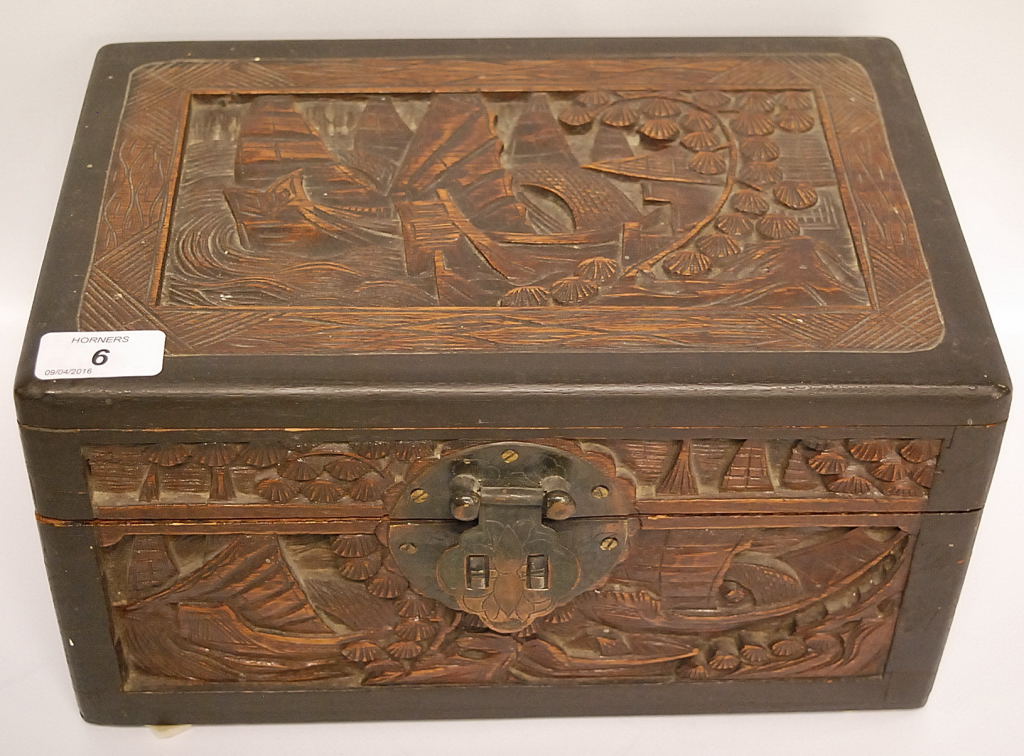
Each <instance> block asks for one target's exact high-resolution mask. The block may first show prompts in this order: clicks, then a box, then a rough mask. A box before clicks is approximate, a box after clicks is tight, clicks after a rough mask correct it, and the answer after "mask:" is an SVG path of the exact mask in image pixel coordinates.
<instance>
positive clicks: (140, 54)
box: [17, 38, 1009, 433]
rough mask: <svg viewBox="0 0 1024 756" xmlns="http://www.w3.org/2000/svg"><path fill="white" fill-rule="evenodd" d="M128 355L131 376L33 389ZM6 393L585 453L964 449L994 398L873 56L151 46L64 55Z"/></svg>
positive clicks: (892, 63)
mask: <svg viewBox="0 0 1024 756" xmlns="http://www.w3.org/2000/svg"><path fill="white" fill-rule="evenodd" d="M90 247H91V249H90ZM130 330H158V331H162V332H164V333H165V334H166V348H165V359H164V364H163V369H162V372H160V373H159V374H158V375H155V376H148V377H121V378H94V379H73V380H41V379H38V378H36V377H34V376H33V366H34V364H35V361H36V355H37V348H38V344H39V340H40V338H41V336H42V335H43V334H45V333H48V332H53V331H130ZM17 396H18V404H19V418H20V420H21V422H22V423H23V424H25V425H28V426H36V427H48V428H140V427H147V428H290V429H295V428H351V429H363V430H367V429H368V430H374V429H390V428H399V429H404V430H415V429H437V428H446V429H457V428H462V427H464V428H474V429H479V428H486V427H496V428H497V427H500V428H523V429H561V430H570V429H586V430H588V431H589V432H593V431H599V430H600V429H609V430H613V431H614V432H617V433H618V432H627V431H629V430H637V429H644V428H656V427H680V426H682V425H685V426H687V427H693V426H713V427H718V426H752V425H758V426H775V425H816V424H832V425H844V426H854V425H866V424H876V425H877V424H880V425H939V424H986V423H996V422H1000V421H1002V420H1004V419H1005V417H1006V412H1007V405H1008V397H1009V380H1008V378H1007V375H1006V371H1005V367H1004V365H1003V362H1002V358H1001V355H1000V352H999V348H998V345H997V343H996V340H995V337H994V334H993V331H992V327H991V324H990V322H989V319H988V315H987V312H986V309H985V305H984V302H983V300H982V297H981V294H980V291H979V289H978V285H977V282H976V280H975V277H974V274H973V270H972V266H971V263H970V260H969V257H968V254H967V251H966V249H965V246H964V243H963V240H962V237H961V235H960V231H959V228H958V226H957V223H956V220H955V216H954V213H953V209H952V207H951V204H950V200H949V198H948V196H947V193H946V191H945V187H944V184H943V181H942V177H941V174H940V172H939V168H938V165H937V163H936V161H935V157H934V155H933V152H932V149H931V145H930V142H929V139H928V136H927V132H926V130H925V127H924V125H923V122H922V119H921V115H920V112H919V110H918V108H917V105H916V101H915V99H914V96H913V92H912V89H911V87H910V83H909V81H908V78H907V75H906V72H905V70H904V68H903V65H902V62H901V61H900V58H899V53H898V51H897V50H896V49H895V47H894V46H893V45H892V44H891V43H889V42H887V41H885V40H879V39H853V38H849V39H818V40H814V39H731V40H730V39H714V40H711V39H704V40H701V39H695V40H684V39H680V40H652V39H641V40H459V41H444V42H441V41H433V42H432V41H405V42H373V41H371V42H246V43H227V42H224V43H156V44H138V45H114V46H111V47H107V48H104V49H103V50H102V51H101V52H100V54H99V56H98V58H97V62H96V67H95V69H94V72H93V77H92V80H91V83H90V87H89V91H88V93H87V96H86V102H85V107H84V109H83V115H82V119H81V122H80V124H79V131H78V136H77V139H76V142H75V146H74V148H73V152H72V156H71V161H70V166H69V169H68V174H67V177H66V180H65V185H64V190H63V194H62V197H61V201H60V205H59V207H58V211H57V216H56V219H55V222H54V228H53V233H52V236H51V240H50V245H49V248H48V250H47V256H46V260H45V262H44V267H43V274H42V278H41V281H40V285H39V289H38V292H37V297H36V304H35V308H34V310H33V315H32V319H31V324H30V327H29V331H28V335H27V338H26V343H25V349H24V353H23V357H22V364H21V368H20V371H19V378H18V388H17Z"/></svg>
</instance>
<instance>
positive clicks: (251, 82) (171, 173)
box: [78, 54, 944, 355]
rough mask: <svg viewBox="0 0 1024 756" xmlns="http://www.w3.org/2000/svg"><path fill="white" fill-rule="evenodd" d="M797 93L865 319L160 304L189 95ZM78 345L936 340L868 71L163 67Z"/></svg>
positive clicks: (127, 124) (369, 348)
mask: <svg viewBox="0 0 1024 756" xmlns="http://www.w3.org/2000/svg"><path fill="white" fill-rule="evenodd" d="M595 85H599V86H600V87H603V88H608V89H616V90H632V91H642V90H648V91H657V90H662V89H670V88H671V89H691V90H692V89H711V88H714V89H726V90H728V89H750V88H759V89H812V90H814V92H815V94H816V97H817V100H818V102H819V106H820V108H821V113H820V114H821V117H822V123H823V125H824V128H825V133H826V137H827V140H828V143H829V148H830V150H831V151H832V156H833V162H834V165H835V168H836V173H837V177H838V179H839V183H840V188H841V193H842V198H843V203H844V210H845V212H846V216H847V220H848V222H849V223H850V224H851V231H852V235H853V238H854V243H855V246H856V248H857V252H858V257H859V260H860V264H861V270H862V273H863V275H864V278H865V281H866V283H867V285H868V290H869V293H870V295H871V301H872V306H871V307H869V308H864V307H849V308H799V309H797V308H783V307H744V308H728V309H727V308H707V309H696V308H692V307H678V308H676V307H656V308H655V307H652V308H628V307H614V306H604V305H602V306H592V307H578V308H565V309H562V308H516V309H508V308H497V307H494V308H487V307H472V308H469V307H466V308H457V307H424V308H402V309H391V308H377V307H348V308H343V307H337V308H331V307H316V308H310V307H244V308H225V307H209V308H202V307H194V306H171V305H165V304H161V303H159V300H158V292H159V286H160V278H161V273H162V270H161V269H162V259H163V252H164V249H165V248H166V245H167V238H168V234H169V230H170V219H171V214H172V211H173V202H174V196H175V194H176V189H177V179H178V177H179V175H180V170H179V169H180V162H181V159H182V154H183V145H184V139H185V136H186V130H187V124H188V117H189V106H190V103H191V100H192V97H193V96H195V95H209V94H223V93H237V94H257V93H269V92H280V93H293V94H316V93H365V92H368V91H375V92H425V91H426V92H441V91H467V90H471V91H473V90H475V91H516V92H529V91H578V90H583V89H591V88H593V87H594V86H595ZM78 322H79V328H80V329H82V330H108V329H110V330H113V329H135V328H147V329H148V328H155V329H160V330H163V331H165V332H166V333H167V337H168V338H167V351H168V353H169V354H172V355H213V354H237V353H245V352H252V351H253V350H258V351H259V352H260V353H263V354H266V353H277V354H336V353H379V352H454V351H459V352H472V351H475V352H493V351H530V352H546V351H555V350H560V351H564V350H570V351H591V350H593V351H605V350H615V351H624V350H629V351H665V350H694V349H695V350H703V351H769V352H770V351H796V352H912V351H921V350H926V349H930V348H932V347H934V346H936V345H937V344H938V343H939V341H940V340H941V339H942V336H943V333H944V326H943V321H942V316H941V314H940V312H939V309H938V305H937V302H936V297H935V292H934V289H933V287H932V282H931V276H930V274H929V271H928V267H927V263H926V262H925V259H924V256H923V252H922V249H921V242H920V238H919V236H918V232H917V228H916V226H915V223H914V220H913V213H912V210H911V207H910V204H909V201H908V199H907V197H906V193H905V191H904V188H903V186H902V183H901V181H900V179H899V176H898V174H897V171H896V167H895V165H894V164H893V159H892V156H891V153H890V149H889V145H888V138H887V135H886V131H885V127H884V123H883V121H882V116H881V113H880V110H879V106H878V102H877V98H876V95H875V92H874V89H873V87H872V85H871V81H870V78H869V77H868V74H867V73H866V71H865V70H864V69H863V68H862V67H861V66H860V65H859V64H858V63H856V62H854V61H852V60H851V59H849V58H846V57H845V56H842V55H837V54H789V55H730V56H722V55H686V56H674V57H658V58H620V59H611V58H603V59H577V58H571V59H569V58H567V59H557V58H553V59H537V60H515V59H501V60H498V59H467V58H462V59H434V58H423V59H415V58H351V59H348V58H330V59H320V60H261V59H259V58H252V59H233V60H172V61H166V62H158V63H151V64H147V65H143V66H140V67H138V68H136V69H135V70H134V71H133V72H132V75H131V81H130V85H129V89H128V94H127V98H126V101H125V105H124V109H123V112H122V117H121V121H120V124H119V128H118V132H117V137H116V140H115V143H114V148H113V152H112V155H111V161H110V166H109V169H108V173H107V183H106V188H105V191H104V197H103V202H102V208H101V213H100V219H99V224H98V228H97V234H96V239H95V243H94V247H93V256H92V264H91V266H90V270H89V275H88V279H87V282H86V285H85V288H84V291H83V295H82V300H81V303H80V307H79V313H78Z"/></svg>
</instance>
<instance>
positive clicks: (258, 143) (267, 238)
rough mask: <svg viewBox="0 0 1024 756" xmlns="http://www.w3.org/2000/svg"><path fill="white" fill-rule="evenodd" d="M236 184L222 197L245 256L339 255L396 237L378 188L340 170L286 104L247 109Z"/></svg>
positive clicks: (277, 100)
mask: <svg viewBox="0 0 1024 756" xmlns="http://www.w3.org/2000/svg"><path fill="white" fill-rule="evenodd" d="M235 182H236V186H234V187H227V188H226V189H225V190H224V197H225V199H226V200H227V203H228V207H229V208H230V209H231V213H232V215H233V216H234V219H235V223H236V226H237V228H238V232H239V237H240V238H241V240H242V243H243V244H245V245H246V246H247V247H249V248H250V249H254V250H258V251H262V250H266V251H277V250H287V249H295V248H299V249H305V250H309V251H312V252H327V251H340V250H344V249H345V245H348V246H349V247H353V246H371V245H374V244H380V243H382V242H383V243H387V241H388V240H389V239H393V238H394V237H395V235H396V234H397V232H398V221H397V218H396V217H395V214H394V209H393V208H392V206H391V203H390V202H389V201H388V199H387V197H386V196H384V194H382V193H381V192H380V190H379V189H378V187H377V185H376V183H375V182H374V181H373V180H372V179H371V178H370V177H369V176H367V175H366V174H364V173H363V172H362V171H361V170H359V169H357V168H351V167H348V166H345V165H342V164H341V163H339V162H338V160H337V158H336V157H335V156H334V155H333V154H332V153H331V151H330V150H329V149H328V148H327V146H326V145H325V144H324V142H323V139H322V138H321V137H320V136H319V134H317V133H316V132H315V130H314V129H313V128H312V127H311V126H310V125H309V123H308V122H307V121H306V119H305V118H304V117H303V116H302V114H301V113H299V112H298V110H297V109H296V107H295V101H294V99H293V98H291V97H288V96H271V97H267V96H264V97H259V98H257V99H256V100H254V101H253V102H252V103H251V104H250V105H249V106H248V108H247V109H246V112H245V116H244V117H243V118H242V121H241V124H240V131H239V136H238V147H237V151H236V157H235ZM338 241H342V242H344V244H343V245H339V244H338V243H337V242H338Z"/></svg>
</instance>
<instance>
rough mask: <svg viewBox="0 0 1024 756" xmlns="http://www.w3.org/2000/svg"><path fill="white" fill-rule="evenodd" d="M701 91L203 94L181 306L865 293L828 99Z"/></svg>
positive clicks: (173, 293)
mask: <svg viewBox="0 0 1024 756" xmlns="http://www.w3.org/2000/svg"><path fill="white" fill-rule="evenodd" d="M784 94H787V93H784ZM788 94H797V93H794V92H791V93H788ZM694 95H695V93H692V92H663V93H659V95H658V96H650V95H649V94H646V93H621V94H612V93H608V92H589V93H584V94H580V95H578V96H576V97H575V98H572V96H571V95H562V94H557V95H547V94H540V93H534V94H520V95H515V94H508V93H502V94H501V95H485V94H480V93H465V94H435V95H389V96H377V97H369V96H350V97H343V96H331V97H326V96H309V97H294V96H291V95H263V96H257V97H254V98H234V99H232V98H200V99H198V100H197V101H196V102H194V103H193V107H192V118H191V121H190V125H189V133H188V145H187V147H186V148H185V154H184V163H183V169H182V178H183V181H182V184H181V187H180V189H179V192H178V198H177V202H176V203H175V212H174V216H173V219H172V232H171V238H170V254H169V256H168V258H167V263H166V268H165V278H164V289H163V301H164V302H166V303H169V304H195V305H203V306H211V305H212V306H232V307H234V306H239V305H273V304H278V303H282V302H287V303H289V304H294V305H310V304H323V303H328V302H336V303H338V304H344V305H358V306H389V307H393V306H407V307H421V306H427V305H432V304H436V305H442V306H497V305H501V306H506V307H522V306H525V307H536V306H550V305H580V304H584V303H586V304H589V305H599V304H614V305H630V306H645V305H646V306H658V305H669V304H675V305H686V304H699V305H701V306H707V305H712V304H735V305H739V306H745V305H748V304H752V303H770V304H787V305H818V306H821V305H828V304H866V303H867V293H866V290H865V288H864V281H863V278H862V276H861V274H860V271H859V268H858V263H857V256H856V252H855V250H854V246H853V241H852V238H851V236H850V232H849V228H848V227H847V225H846V222H845V218H844V215H843V212H842V209H841V201H840V195H839V186H838V180H837V178H836V177H835V176H831V177H829V176H827V175H826V174H822V175H820V176H817V177H816V179H815V183H812V182H811V181H808V180H806V179H795V180H787V179H786V178H785V176H786V173H787V170H786V169H787V168H788V169H789V172H790V173H792V174H793V175H795V176H800V177H802V176H806V175H807V168H806V166H805V165H804V163H807V162H809V161H812V160H817V161H818V162H827V161H828V149H827V147H826V145H825V137H824V133H823V131H822V128H821V126H820V124H819V123H818V120H817V114H816V113H817V111H816V109H815V108H814V104H813V95H812V94H811V93H809V92H808V93H804V95H805V97H806V104H807V107H806V108H805V109H803V110H801V111H799V112H802V113H805V114H806V117H807V118H808V119H809V120H810V121H811V125H810V126H808V128H805V129H799V130H797V131H794V130H792V129H790V133H788V134H787V133H786V132H785V131H781V130H780V134H779V135H776V136H768V135H769V134H774V132H775V131H776V123H775V119H774V114H775V111H776V105H775V98H774V97H772V96H768V94H767V93H764V92H734V93H730V94H728V95H726V94H724V93H723V94H722V98H723V99H722V100H721V102H722V103H723V104H722V105H720V106H719V107H716V108H706V107H704V106H701V105H699V104H698V103H697V102H695V100H694ZM588 103H590V104H588ZM556 112H557V113H559V115H558V117H557V118H556V116H555V113H556ZM730 114H732V115H733V117H732V118H731V119H730ZM787 123H788V121H787ZM595 124H596V125H595ZM684 127H685V128H687V129H689V128H692V127H699V128H697V129H696V130H691V131H687V133H686V134H683V135H682V136H680V135H681V134H682V131H683V128H684ZM755 132H756V133H755ZM762 132H763V133H762ZM798 134H799V135H798ZM815 156H816V157H815ZM758 163H773V164H774V165H775V166H776V167H777V175H775V174H773V176H772V177H771V178H773V179H775V180H773V181H766V180H765V178H766V177H765V176H756V175H755V176H753V177H752V176H751V175H746V174H745V175H746V177H745V178H744V177H742V176H741V174H742V173H743V172H744V171H747V172H748V174H749V172H750V171H751V170H753V171H754V172H755V173H756V172H757V167H756V166H757V164H758ZM751 166H754V167H753V168H751ZM819 204H820V205H821V207H820V208H818V209H817V210H814V211H813V212H812V211H811V209H812V208H815V206H817V205H819ZM730 207H732V208H736V210H737V211H739V213H740V214H739V215H733V211H731V210H729V208H730ZM794 211H800V212H794ZM755 220H756V224H755ZM716 229H718V230H716ZM782 239H786V240H788V241H785V242H780V243H775V242H778V241H779V240H782ZM797 274H799V275H797ZM679 279H684V280H682V281H680V280H679Z"/></svg>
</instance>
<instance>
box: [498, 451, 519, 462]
mask: <svg viewBox="0 0 1024 756" xmlns="http://www.w3.org/2000/svg"><path fill="white" fill-rule="evenodd" d="M501 458H502V459H503V460H505V462H507V463H508V464H511V463H513V462H515V461H516V460H517V459H519V452H517V451H516V450H515V449H506V450H505V451H503V452H502V453H501Z"/></svg>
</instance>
